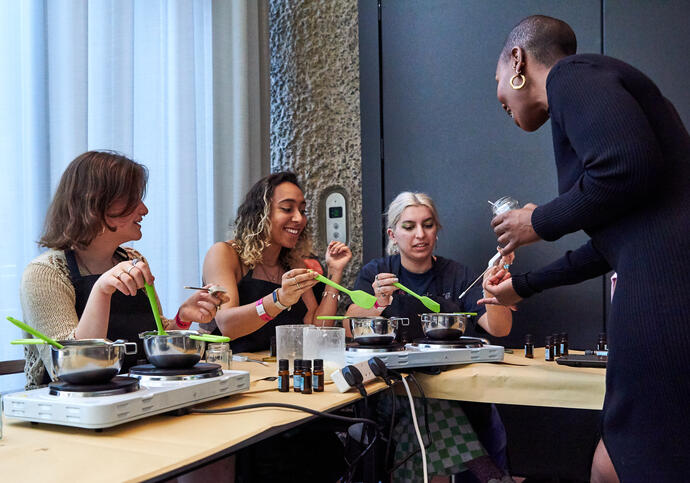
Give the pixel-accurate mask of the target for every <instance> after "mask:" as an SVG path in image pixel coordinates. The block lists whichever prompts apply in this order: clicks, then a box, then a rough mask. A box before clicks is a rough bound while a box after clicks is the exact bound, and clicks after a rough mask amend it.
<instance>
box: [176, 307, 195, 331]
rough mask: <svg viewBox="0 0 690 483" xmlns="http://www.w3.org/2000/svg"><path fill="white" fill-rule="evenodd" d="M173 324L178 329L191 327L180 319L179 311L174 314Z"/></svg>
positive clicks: (189, 323)
mask: <svg viewBox="0 0 690 483" xmlns="http://www.w3.org/2000/svg"><path fill="white" fill-rule="evenodd" d="M175 324H177V326H178V327H179V328H180V329H189V326H190V325H192V323H191V322H185V321H184V320H182V319H180V311H179V310H178V311H177V313H176V314H175Z"/></svg>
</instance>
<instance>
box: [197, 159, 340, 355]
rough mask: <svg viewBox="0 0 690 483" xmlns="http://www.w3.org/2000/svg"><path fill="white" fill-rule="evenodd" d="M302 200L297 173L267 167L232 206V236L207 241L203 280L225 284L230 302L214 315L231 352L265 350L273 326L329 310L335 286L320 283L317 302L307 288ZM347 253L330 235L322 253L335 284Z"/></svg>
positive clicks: (309, 274)
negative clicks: (269, 170)
mask: <svg viewBox="0 0 690 483" xmlns="http://www.w3.org/2000/svg"><path fill="white" fill-rule="evenodd" d="M305 207H306V201H305V200H304V194H303V193H302V189H301V188H300V186H299V184H298V181H297V176H296V175H295V174H294V173H291V172H280V173H274V174H271V175H269V176H266V177H265V178H262V179H261V180H259V181H258V182H257V183H256V184H255V185H254V186H252V188H251V189H250V190H249V192H248V193H247V196H246V198H245V200H244V202H243V203H242V205H241V206H240V208H239V209H238V212H237V219H236V220H235V236H234V239H233V240H229V241H227V242H219V243H216V244H215V245H213V246H212V247H211V248H210V249H209V251H208V253H207V254H206V258H205V260H204V280H215V281H216V282H217V283H219V284H221V285H223V287H226V288H227V289H228V294H227V295H228V296H229V298H230V301H229V302H228V303H226V304H224V305H223V306H222V307H221V309H220V310H219V311H218V314H217V315H216V323H217V325H218V328H219V329H220V332H221V333H222V334H223V335H226V336H229V337H230V338H232V339H233V342H231V345H232V350H233V351H235V352H253V351H259V350H265V349H268V348H269V345H270V339H271V336H272V335H274V334H275V327H276V326H278V325H284V324H302V323H304V324H312V323H314V320H315V318H316V316H317V315H333V314H335V312H336V309H337V306H338V292H337V291H336V290H335V289H333V288H330V287H329V288H326V289H325V290H324V291H323V297H322V300H321V302H320V303H318V302H317V301H316V297H315V296H314V293H313V292H312V287H314V285H316V283H317V282H316V280H315V279H314V277H315V276H316V274H315V272H313V271H309V270H308V269H307V268H306V266H305V262H304V260H305V259H306V258H308V257H309V256H310V240H309V236H308V232H307V230H306V226H307V217H306V213H305ZM351 258H352V252H351V251H350V249H349V247H348V246H347V245H345V244H344V243H341V242H335V241H332V242H331V243H330V244H329V245H328V249H327V251H326V265H327V269H328V278H330V279H331V280H333V281H334V282H336V283H338V282H340V280H341V279H342V275H343V270H344V269H345V267H346V266H347V264H348V263H349V262H350V259H351Z"/></svg>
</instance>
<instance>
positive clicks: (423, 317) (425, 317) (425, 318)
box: [419, 314, 431, 322]
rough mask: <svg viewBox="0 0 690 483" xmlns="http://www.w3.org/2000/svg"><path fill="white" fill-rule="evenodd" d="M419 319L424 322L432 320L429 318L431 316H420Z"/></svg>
mask: <svg viewBox="0 0 690 483" xmlns="http://www.w3.org/2000/svg"><path fill="white" fill-rule="evenodd" d="M419 317H420V318H421V321H422V322H427V321H429V320H431V316H429V314H419Z"/></svg>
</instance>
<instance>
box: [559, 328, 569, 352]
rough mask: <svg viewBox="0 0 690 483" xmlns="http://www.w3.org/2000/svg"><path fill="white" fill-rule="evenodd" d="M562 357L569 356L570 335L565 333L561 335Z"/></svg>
mask: <svg viewBox="0 0 690 483" xmlns="http://www.w3.org/2000/svg"><path fill="white" fill-rule="evenodd" d="M561 355H562V356H567V355H568V334H567V333H565V332H562V333H561Z"/></svg>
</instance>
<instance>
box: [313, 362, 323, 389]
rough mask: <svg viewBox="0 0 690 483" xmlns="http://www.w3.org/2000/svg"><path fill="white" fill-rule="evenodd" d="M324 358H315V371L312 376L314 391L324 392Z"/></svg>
mask: <svg viewBox="0 0 690 483" xmlns="http://www.w3.org/2000/svg"><path fill="white" fill-rule="evenodd" d="M323 380H324V374H323V359H314V373H313V374H312V376H311V385H312V389H313V390H314V392H323Z"/></svg>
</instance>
